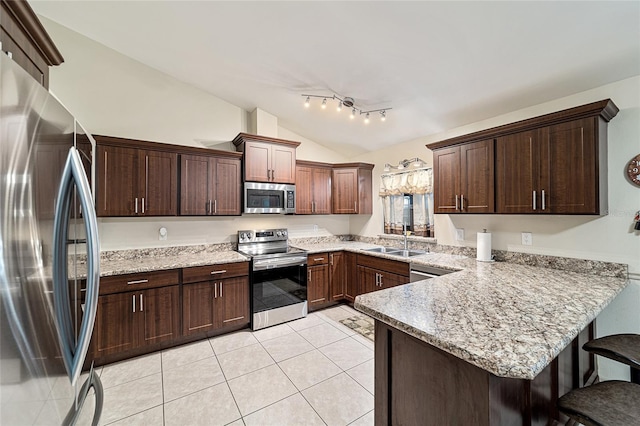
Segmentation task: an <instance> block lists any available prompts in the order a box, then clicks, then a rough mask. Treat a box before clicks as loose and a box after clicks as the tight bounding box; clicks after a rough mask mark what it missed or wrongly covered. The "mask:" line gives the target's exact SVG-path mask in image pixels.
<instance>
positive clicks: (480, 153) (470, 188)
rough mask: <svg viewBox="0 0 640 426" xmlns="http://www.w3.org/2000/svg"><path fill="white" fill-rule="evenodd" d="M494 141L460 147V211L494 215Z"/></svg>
mask: <svg viewBox="0 0 640 426" xmlns="http://www.w3.org/2000/svg"><path fill="white" fill-rule="evenodd" d="M493 145H494V143H493V139H491V140H486V141H481V142H474V143H470V144H465V145H462V146H460V171H461V175H460V184H461V188H460V211H462V212H464V213H493V212H494V211H495V205H494V177H493V173H494V172H493V164H494V159H493Z"/></svg>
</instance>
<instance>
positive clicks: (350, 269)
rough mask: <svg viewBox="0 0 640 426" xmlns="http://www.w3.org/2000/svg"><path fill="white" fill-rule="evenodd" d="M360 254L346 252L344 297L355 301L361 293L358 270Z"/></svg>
mask: <svg viewBox="0 0 640 426" xmlns="http://www.w3.org/2000/svg"><path fill="white" fill-rule="evenodd" d="M357 258H358V255H357V254H355V253H351V252H348V251H347V252H344V276H345V285H344V298H345V299H346V300H347V301H349V302H351V303H353V302H354V301H355V299H356V296H357V295H358V294H360V291H359V285H358V270H357V269H356V265H357Z"/></svg>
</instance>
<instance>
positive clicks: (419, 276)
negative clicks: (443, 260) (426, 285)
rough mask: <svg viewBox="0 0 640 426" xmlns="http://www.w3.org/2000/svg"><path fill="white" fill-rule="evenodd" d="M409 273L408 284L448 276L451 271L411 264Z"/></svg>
mask: <svg viewBox="0 0 640 426" xmlns="http://www.w3.org/2000/svg"><path fill="white" fill-rule="evenodd" d="M410 268H411V273H410V275H409V282H412V283H413V282H416V281H422V280H428V279H429V278H435V277H439V276H440V275H446V274H450V273H452V272H455V271H452V270H450V269H443V268H438V267H435V266H427V265H419V264H417V263H412V264H411V266H410Z"/></svg>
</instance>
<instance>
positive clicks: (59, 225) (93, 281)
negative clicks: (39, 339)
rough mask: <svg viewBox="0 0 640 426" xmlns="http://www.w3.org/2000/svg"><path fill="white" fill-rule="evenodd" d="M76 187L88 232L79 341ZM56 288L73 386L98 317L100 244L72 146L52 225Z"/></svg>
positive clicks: (61, 339) (62, 340) (66, 362)
mask: <svg viewBox="0 0 640 426" xmlns="http://www.w3.org/2000/svg"><path fill="white" fill-rule="evenodd" d="M74 184H75V188H77V191H78V199H79V200H80V205H81V206H82V211H83V212H84V214H83V215H82V218H83V222H84V226H85V229H86V235H87V286H86V288H87V292H86V297H85V310H84V313H83V314H82V323H81V325H80V330H79V333H78V337H77V340H76V334H75V332H74V327H73V321H72V319H71V301H70V297H69V280H68V275H67V256H68V246H67V244H66V242H67V240H68V232H69V230H68V226H67V225H68V218H69V215H70V212H71V201H72V198H73V193H74ZM53 241H54V246H53V271H52V272H53V290H54V303H55V305H54V306H55V315H56V322H57V323H58V327H57V329H58V340H59V342H60V349H61V352H62V358H63V361H64V365H65V369H66V370H67V375H68V376H69V380H70V382H71V384H72V385H73V386H75V385H76V383H77V382H78V378H79V377H80V373H81V372H82V366H83V364H84V360H85V358H86V356H87V351H88V350H89V343H90V341H91V333H92V331H93V325H94V323H95V319H96V311H97V307H98V294H99V291H100V243H99V240H98V220H97V218H96V211H95V208H94V202H93V197H92V195H91V187H90V186H89V181H88V179H87V175H86V174H85V172H84V167H83V166H82V160H81V159H80V154H79V153H78V150H77V149H76V148H74V147H72V148H70V149H69V155H68V157H67V161H66V163H65V166H64V169H63V172H62V177H61V180H60V188H59V190H58V197H57V199H56V206H55V215H54V224H53Z"/></svg>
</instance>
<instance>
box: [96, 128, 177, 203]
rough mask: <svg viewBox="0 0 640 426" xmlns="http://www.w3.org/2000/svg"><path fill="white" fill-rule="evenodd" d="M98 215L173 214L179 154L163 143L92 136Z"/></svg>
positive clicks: (175, 201) (175, 200)
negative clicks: (165, 148) (96, 150)
mask: <svg viewBox="0 0 640 426" xmlns="http://www.w3.org/2000/svg"><path fill="white" fill-rule="evenodd" d="M95 139H96V142H97V144H98V157H97V165H96V175H97V177H96V179H97V180H98V191H97V195H96V200H97V201H96V213H97V215H98V216H175V215H176V214H177V213H178V189H177V186H178V154H177V153H175V152H167V151H164V150H162V147H163V146H164V145H163V144H156V143H153V142H144V141H135V140H129V139H120V138H112V137H108V136H95Z"/></svg>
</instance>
